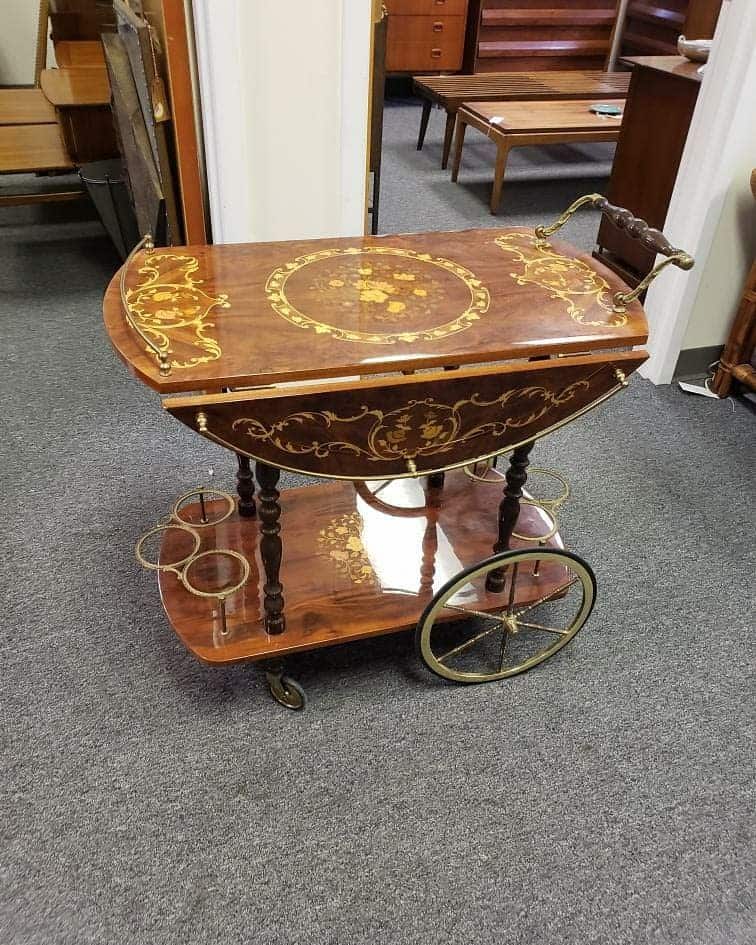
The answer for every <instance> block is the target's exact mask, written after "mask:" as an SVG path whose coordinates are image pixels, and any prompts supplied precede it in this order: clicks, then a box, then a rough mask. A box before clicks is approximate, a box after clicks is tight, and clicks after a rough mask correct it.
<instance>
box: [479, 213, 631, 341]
mask: <svg viewBox="0 0 756 945" xmlns="http://www.w3.org/2000/svg"><path fill="white" fill-rule="evenodd" d="M495 243H496V245H497V246H499V247H501V249H503V250H504V251H505V252H507V253H510V254H511V255H512V256H513V257H514V258H515V260H516V261H517V262H518V263H520V264H521V265H520V269H519V271H518V272H511V273H510V276H511V277H512V278H513V279H514V280H515V282H516V283H517V284H518V285H523V286H524V285H536V286H539V287H540V288H541V289H545V290H546V291H547V292H549V293H550V294H551V297H552V298H553V299H561V301H563V302H564V303H565V305H566V306H567V314H568V315H569V316H570V318H571V319H572V320H573V321H576V322H579V323H580V324H581V325H589V326H590V327H592V328H607V327H611V328H621V327H622V326H623V325H626V324H627V315H626V314H624V313H621V312H615V311H614V300H613V296H614V291H613V290H612V288H611V286H610V285H609V283H608V282H607V281H606V280H605V279H603V278H602V277H601V276H600V275H599V274H598V273H597V272H596V271H595V270H594V269H592V268H591V267H590V266H589V265H587V264H586V263H584V262H583V261H582V260H580V259H574V258H572V257H570V256H561V255H560V254H559V253H556V252H555V251H554V250H553V249H552V248H551V247H550V246H548V245H543V244H541V243H539V241H538V239H537V237H536V236H535V235H534V234H532V233H519V232H517V233H507V234H505V235H504V236H499V237H497V238H496V240H495ZM593 306H598V307H599V308H600V309H603V311H604V312H606V317H605V318H603V319H602V320H601V321H590V320H588V319H586V313H587V312H588V309H589V308H591V307H593Z"/></svg>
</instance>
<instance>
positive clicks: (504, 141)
mask: <svg viewBox="0 0 756 945" xmlns="http://www.w3.org/2000/svg"><path fill="white" fill-rule="evenodd" d="M605 101H606V103H607V104H613V105H618V106H619V107H620V108H621V107H622V105H623V100H622V99H617V100H615V101H611V100H605ZM594 104H596V102H595V100H593V99H579V100H577V101H568V102H504V103H502V102H477V103H468V104H464V105H462V107H461V108H460V109H459V111H458V112H457V135H456V140H455V149H454V164H453V169H452V181H456V180H457V178H458V176H459V166H460V163H461V161H462V148H463V145H464V140H465V131H466V129H467V126H468V125H472V126H473V128H477V129H478V130H479V131H482V132H483V134H484V135H487V136H488V137H489V138H491V140H492V141H494V142H495V143H496V145H497V147H498V153H497V156H496V169H495V172H494V183H493V190H492V192H491V213H496V212H497V210H498V207H499V203H500V202H501V190H502V187H503V184H504V173H505V171H506V168H507V158H508V157H509V152H510V150H511V149H512V148H521V147H526V146H532V145H545V144H579V143H581V142H594V141H616V140H617V138H618V136H619V132H620V126H621V123H622V122H621V118H606V117H604V116H601V115H596V114H594V113H593V112H592V111H590V106H591V105H594Z"/></svg>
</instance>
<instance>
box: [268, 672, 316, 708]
mask: <svg viewBox="0 0 756 945" xmlns="http://www.w3.org/2000/svg"><path fill="white" fill-rule="evenodd" d="M265 676H266V678H267V680H268V686H269V688H270V694H271V695H272V696H273V698H274V699H275V700H276V702H278V703H279V704H280V705H282V706H284V707H285V708H287V709H293V710H294V711H298V710H299V709H304V707H305V706H306V705H307V697H306V696H305V692H304V689H303V688H302V687H301V686H300V685H299V683H298V682H295V681H294V680H293V679H292V678H291V677H290V676H281V675H279V674H278V673H266V674H265Z"/></svg>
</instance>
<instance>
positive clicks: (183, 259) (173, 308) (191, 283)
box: [125, 252, 229, 368]
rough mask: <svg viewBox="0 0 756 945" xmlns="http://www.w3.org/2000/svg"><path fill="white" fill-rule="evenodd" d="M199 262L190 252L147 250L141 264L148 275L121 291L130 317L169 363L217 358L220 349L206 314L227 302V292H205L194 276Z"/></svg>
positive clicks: (178, 365) (187, 364) (189, 363)
mask: <svg viewBox="0 0 756 945" xmlns="http://www.w3.org/2000/svg"><path fill="white" fill-rule="evenodd" d="M198 268H199V261H198V260H197V259H196V257H194V256H182V255H178V254H176V253H163V252H151V253H148V254H147V255H146V256H145V261H144V264H143V265H142V266H140V268H139V274H140V275H141V276H146V277H147V278H146V279H145V280H144V281H142V282H141V283H140V284H139V285H137V286H134V287H133V288H131V289H127V290H126V292H125V303H126V305H127V307H128V310H129V314H130V316H131V318H132V319H133V320H134V322H135V324H136V325H138V326H139V328H140V329H141V331H142V332H144V334H145V335H146V336H147V337H149V338H151V339H152V341H153V342H154V343H155V344H156V345H157V347H158V348H159V349H160V350H161V351H162V352H163V353H164V354H165V355H167V357H168V359H169V360H170V365H171V367H172V368H190V367H194V366H195V365H197V364H203V363H205V362H207V361H215V360H216V359H217V358H219V357H220V356H221V353H222V352H221V346H220V345H219V344H218V341H217V339H216V338H214V337H213V336H212V335H211V334H210V329H211V328H214V327H215V325H214V322H211V321H209V318H208V316H209V314H210V312H211V311H212V310H213V309H214V308H228V307H229V302H228V296H227V295H209V294H208V293H207V292H205V291H204V289H202V288H201V285H202V280H201V279H194V278H192V273H194V272H196V271H197V269H198ZM147 350H148V351H149V350H150V349H149V348H148V349H147Z"/></svg>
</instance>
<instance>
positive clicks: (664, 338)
mask: <svg viewBox="0 0 756 945" xmlns="http://www.w3.org/2000/svg"><path fill="white" fill-rule="evenodd" d="M754 37H756V2H754V0H724V2H723V4H722V12H721V14H720V18H719V23H718V25H717V31H716V36H715V45H714V49H713V50H712V55H711V57H710V59H709V63H708V65H707V67H706V71H705V74H704V79H703V83H702V87H701V91H700V94H699V97H698V102H697V104H696V109H695V112H694V114H693V119H692V121H691V125H690V131H689V133H688V138H687V141H686V144H685V150H684V152H683V155H682V160H681V162H680V172H679V174H678V177H677V182H676V184H675V189H674V192H673V194H672V199H671V201H670V205H669V211H668V213H667V219H666V222H665V224H664V233H665V235H666V236H667V237H668V238H669V240H670V242H671V243H673V245H675V246H680V247H682V248H683V249H685V250H687V252H689V253H690V254H691V255H692V256H693V257H694V258H695V259H696V262H697V264H696V267H695V268H694V269H693V270H692V271H690V272H681V271H680V270H678V269H675V268H672V269H668V270H665V273H664V275H663V276H661V277H660V278H659V279H658V280H657V281H656V282H654V283H653V285H652V286H651V288H650V289H649V292H648V296H647V298H646V303H645V309H646V314H647V315H648V320H649V327H650V336H649V345H648V348H649V352H650V354H651V357H650V358H649V360H648V361H647V362H646V363H645V364H644V365H643V366H642V367H641V368H640V373H641V374H643V376H644V377H647V378H649V379H650V380H651V381H653V382H654V383H655V384H668V383H669V382H670V381H671V380H672V376H673V373H674V369H675V365H676V364H677V359H678V357H679V355H680V349H681V347H682V343H683V339H684V337H685V331H686V328H687V327H688V321H689V319H690V315H691V311H692V309H693V305H694V302H695V299H696V295H697V294H698V291H699V288H700V284H701V276H702V274H703V270H704V268H705V267H704V263H705V260H706V258H707V257H708V255H709V253H710V251H711V247H712V241H713V238H714V234H715V232H716V228H717V223H718V221H719V218H720V215H721V212H722V207H723V204H724V201H725V198H726V197H727V192H728V190H729V187H730V185H731V183H732V178H733V173H735V171H734V166H735V164H736V163H737V160H738V143H739V141H740V135H741V133H742V132H743V131H744V130H745V127H746V123H747V124H748V125H749V126H750V124H751V123H752V122H753V121H754V116H753V112H752V111H751V110H750V109H749V108H747V107H744V105H745V104H747V99H746V98H745V97H744V96H743V87H744V82H745V80H746V77H747V76H748V74H749V69H750V67H751V64H752V57H753V55H754ZM751 74H753V72H752V70H751Z"/></svg>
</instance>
